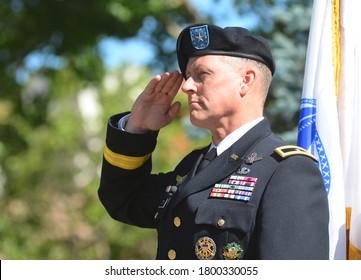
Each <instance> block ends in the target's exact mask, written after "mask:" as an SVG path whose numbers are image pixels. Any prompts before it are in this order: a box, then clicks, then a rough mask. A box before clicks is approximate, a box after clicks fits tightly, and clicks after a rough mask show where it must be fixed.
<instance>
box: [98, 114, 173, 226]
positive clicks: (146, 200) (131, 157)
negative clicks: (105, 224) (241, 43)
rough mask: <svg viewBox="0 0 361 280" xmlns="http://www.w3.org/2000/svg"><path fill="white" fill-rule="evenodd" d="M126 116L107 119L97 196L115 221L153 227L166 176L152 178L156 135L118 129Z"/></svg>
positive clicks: (153, 176) (166, 179)
mask: <svg viewBox="0 0 361 280" xmlns="http://www.w3.org/2000/svg"><path fill="white" fill-rule="evenodd" d="M125 115H126V114H119V115H116V116H113V117H112V118H110V120H109V123H108V127H107V134H106V143H105V147H104V157H103V165H102V170H101V178H100V186H99V190H98V195H99V198H100V200H101V202H102V204H103V205H104V207H105V209H106V210H107V211H108V213H109V214H110V216H111V217H113V218H114V219H116V220H118V221H121V222H124V223H128V224H132V225H137V226H140V227H150V228H153V227H155V224H154V215H155V213H156V210H157V206H158V205H159V203H160V200H161V196H162V193H163V191H164V189H165V187H166V185H167V181H168V180H169V175H167V174H159V175H151V169H152V163H151V155H152V152H153V151H154V149H155V146H156V142H157V135H158V133H157V132H151V133H147V134H132V133H128V132H125V131H123V130H120V129H118V128H117V125H118V121H119V119H120V118H122V117H124V116H125Z"/></svg>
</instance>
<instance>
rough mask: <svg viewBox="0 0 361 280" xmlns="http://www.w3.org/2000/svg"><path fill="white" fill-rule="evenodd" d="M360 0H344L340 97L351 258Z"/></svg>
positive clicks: (356, 228) (360, 230) (358, 234)
mask: <svg viewBox="0 0 361 280" xmlns="http://www.w3.org/2000/svg"><path fill="white" fill-rule="evenodd" d="M360 8H361V2H360V1H359V0H343V1H342V3H341V61H342V64H341V71H340V89H339V97H338V108H339V120H340V134H341V151H342V159H343V172H344V184H345V197H346V207H347V208H346V209H347V211H346V213H347V219H346V229H347V233H348V235H349V238H348V244H347V246H348V247H347V249H348V258H349V259H358V260H361V144H360V143H361V111H360V110H361V97H360V94H361V71H360V65H361V45H360V43H361V32H360V30H359V26H360V24H361V17H360V15H359V11H360Z"/></svg>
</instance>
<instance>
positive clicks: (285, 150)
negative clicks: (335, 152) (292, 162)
mask: <svg viewBox="0 0 361 280" xmlns="http://www.w3.org/2000/svg"><path fill="white" fill-rule="evenodd" d="M274 151H275V152H276V153H277V154H278V155H279V156H280V157H281V158H288V157H289V156H293V155H303V156H306V157H309V158H311V159H313V160H314V161H315V162H317V161H318V160H317V158H316V157H315V156H314V155H313V154H311V153H309V152H308V151H307V150H305V149H303V148H301V147H298V146H293V145H287V146H281V147H278V148H276V149H275V150H274Z"/></svg>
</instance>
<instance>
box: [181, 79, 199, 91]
mask: <svg viewBox="0 0 361 280" xmlns="http://www.w3.org/2000/svg"><path fill="white" fill-rule="evenodd" d="M196 89H197V88H196V86H195V82H194V80H193V79H192V77H189V78H187V79H185V80H184V82H183V84H182V91H183V92H184V93H189V92H195V91H196Z"/></svg>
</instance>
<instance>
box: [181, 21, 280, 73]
mask: <svg viewBox="0 0 361 280" xmlns="http://www.w3.org/2000/svg"><path fill="white" fill-rule="evenodd" d="M209 54H213V55H227V56H237V57H244V58H249V59H252V60H256V61H259V62H262V63H263V64H265V65H266V66H267V67H268V68H269V69H270V70H271V72H272V75H273V73H274V71H275V62H274V60H273V57H272V53H271V49H270V47H269V45H268V43H267V41H266V39H265V38H263V37H261V36H254V35H252V34H251V33H250V32H249V31H248V30H247V29H245V28H242V27H226V28H221V27H219V26H216V25H212V24H196V25H191V26H188V27H186V28H185V29H183V30H182V32H181V33H180V34H179V36H178V40H177V57H178V64H179V68H180V70H181V72H182V74H183V76H184V77H185V72H186V68H187V63H188V59H189V58H190V57H193V56H202V55H209Z"/></svg>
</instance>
